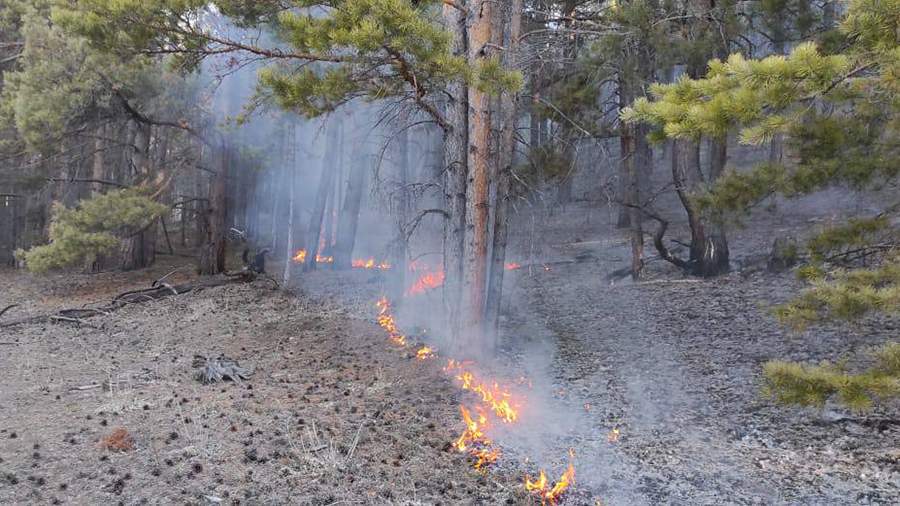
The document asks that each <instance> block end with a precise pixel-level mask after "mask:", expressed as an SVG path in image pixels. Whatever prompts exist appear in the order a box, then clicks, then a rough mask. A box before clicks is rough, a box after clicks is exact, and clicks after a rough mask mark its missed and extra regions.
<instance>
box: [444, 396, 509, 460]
mask: <svg viewBox="0 0 900 506" xmlns="http://www.w3.org/2000/svg"><path fill="white" fill-rule="evenodd" d="M459 411H460V412H461V413H462V417H463V421H465V423H466V428H465V430H464V431H463V433H462V434H460V436H459V438H458V439H457V440H456V443H454V444H453V446H455V447H456V449H457V450H459V451H460V452H462V453H468V454H469V455H471V456H472V457H474V458H475V464H474V467H475V469H479V470H480V469H482V468H484V467H486V466H488V465H490V464H493V463H494V462H496V461H497V459H498V458H500V450H499V449H497V448H494V447H493V442H492V441H491V440H490V439H488V438H487V436H485V435H484V429H485V427H487V423H488V420H487V417H486V416H485V415H484V413H483V412H480V411H479V413H478V420H477V421H475V420H473V419H472V415H471V413H470V412H469V410H468V409H466V407H465V406H462V405H460V406H459Z"/></svg>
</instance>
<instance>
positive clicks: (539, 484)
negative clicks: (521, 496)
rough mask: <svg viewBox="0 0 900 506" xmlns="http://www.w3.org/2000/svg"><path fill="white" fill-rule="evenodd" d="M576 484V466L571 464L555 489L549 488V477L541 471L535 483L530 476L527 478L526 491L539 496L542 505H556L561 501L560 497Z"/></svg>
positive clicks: (555, 485) (554, 486)
mask: <svg viewBox="0 0 900 506" xmlns="http://www.w3.org/2000/svg"><path fill="white" fill-rule="evenodd" d="M574 482H575V466H573V465H572V463H571V462H570V463H569V467H568V469H566V472H564V473H563V475H562V476H560V478H559V480H558V481H557V482H556V483H555V484H554V485H553V487H550V488H548V486H547V475H546V473H544V470H543V469H541V473H540V475H539V476H538V479H537V480H535V481H531V479H529V478H528V476H527V475H526V476H525V490H527V491H529V492H531V493H533V494H535V495H537V496H538V497H540V498H541V504H556V503H557V502H558V501H559V498H560V496H562V494H563V493H564V492H565V491H566V490H567V489H568V488H569V486H570V485H571V484H572V483H574Z"/></svg>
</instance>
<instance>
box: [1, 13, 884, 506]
mask: <svg viewBox="0 0 900 506" xmlns="http://www.w3.org/2000/svg"><path fill="white" fill-rule="evenodd" d="M898 43H900V0H847V1H842V0H814V1H804V0H752V1H738V0H725V1H714V0H710V1H706V0H683V1H682V0H610V1H607V0H601V1H590V0H559V1H555V0H505V1H503V2H493V1H487V0H331V1H313V0H297V1H281V0H265V1H242V0H224V1H194V0H159V1H154V2H148V1H137V0H81V1H78V2H66V1H58V2H57V1H53V0H6V1H5V2H4V3H3V5H2V6H0V262H2V263H3V264H5V265H7V266H9V267H10V268H11V269H17V270H26V271H28V272H29V273H32V274H33V275H34V276H47V275H50V274H49V273H53V272H63V273H78V274H79V275H92V274H98V273H108V272H112V271H115V272H119V271H121V272H132V271H134V272H142V271H146V270H147V269H149V268H152V267H153V266H154V265H155V264H159V263H160V261H161V260H163V263H166V262H167V260H165V259H166V258H169V259H182V260H184V261H188V259H189V261H190V262H191V263H192V265H193V266H194V267H195V269H196V272H197V273H198V274H199V275H201V276H204V277H215V276H219V277H221V276H222V275H235V273H236V272H238V271H241V269H243V270H242V271H241V272H242V273H243V275H253V274H260V275H265V276H268V277H269V278H270V279H272V280H273V281H276V282H277V283H278V284H279V285H280V286H283V287H285V288H288V289H296V288H298V287H299V289H301V290H304V289H306V288H305V287H306V286H311V284H312V283H313V281H304V280H306V279H314V278H310V277H309V276H310V275H311V272H312V271H316V270H319V271H329V272H334V275H335V276H339V275H340V272H342V271H347V272H350V271H354V270H366V271H373V272H376V273H378V275H379V276H381V277H380V278H378V279H379V282H382V281H383V283H384V287H385V290H384V292H385V293H384V295H385V297H386V298H385V299H384V300H385V301H387V300H391V301H398V300H406V299H410V300H413V299H414V296H417V295H422V294H426V295H425V297H427V302H421V301H422V300H426V299H424V298H422V297H420V298H418V299H415V300H418V301H419V302H409V303H408V304H407V303H405V302H404V304H403V305H402V306H403V307H401V309H400V310H401V311H405V313H402V314H403V316H405V317H406V318H407V319H408V320H409V321H410V322H414V323H415V324H416V325H417V326H421V327H422V328H428V329H431V330H432V331H435V330H436V331H437V332H438V333H440V335H441V337H440V338H439V339H440V341H439V343H440V348H441V349H442V350H443V351H445V352H447V353H446V354H447V355H449V356H453V357H455V358H457V359H479V360H485V359H487V360H494V359H495V357H503V356H505V355H504V354H512V353H511V352H510V351H509V349H510V346H509V345H508V344H509V342H510V341H514V340H515V337H513V336H512V334H513V333H514V332H519V331H522V329H526V330H528V331H531V330H532V328H531V327H528V326H526V325H524V324H522V325H519V326H516V325H518V324H519V323H520V321H519V320H520V316H521V313H523V312H525V310H524V309H522V308H523V307H526V306H529V304H530V305H531V306H534V305H541V304H544V303H546V308H545V309H540V308H539V309H534V311H535V312H536V313H537V314H538V315H539V316H541V318H543V319H544V321H545V322H546V321H550V320H551V316H548V315H549V314H550V313H551V312H552V311H551V310H550V309H549V308H551V307H553V305H554V302H553V300H552V299H553V297H552V296H551V295H549V294H548V293H547V292H544V291H541V290H542V288H541V287H540V286H539V282H537V281H534V279H537V276H538V275H539V273H540V271H546V272H548V273H549V272H551V271H553V272H554V274H552V275H554V276H555V275H556V274H555V271H556V270H559V269H566V268H567V266H569V265H574V264H581V263H584V262H597V263H598V264H600V265H601V268H600V270H602V271H603V272H602V274H600V273H598V272H594V271H592V272H591V274H590V277H589V278H586V279H588V280H587V281H584V283H586V284H585V285H583V286H582V285H580V284H576V282H575V281H572V283H573V284H571V285H570V286H569V292H566V294H565V296H571V297H576V296H578V297H581V296H582V294H581V293H580V292H579V293H577V294H576V293H575V292H576V291H577V290H579V289H581V288H584V289H586V290H589V291H593V290H594V288H593V287H594V286H596V287H607V286H611V287H616V288H615V290H619V288H618V287H629V286H633V285H632V284H634V285H644V286H651V285H652V284H653V283H668V282H678V283H682V282H683V283H684V284H685V286H688V285H689V286H699V287H709V289H708V290H707V291H706V292H704V294H705V295H703V296H704V297H706V296H709V297H712V300H714V301H715V304H716V305H718V304H719V303H721V304H723V305H727V304H726V303H727V300H728V299H727V297H721V298H718V299H716V298H715V297H714V296H712V295H709V294H711V293H712V294H715V293H717V292H716V290H717V289H718V288H716V287H720V286H721V285H722V284H723V283H724V284H727V283H731V281H730V280H735V279H741V280H747V279H752V280H756V281H753V282H756V283H761V284H762V285H761V286H762V288H760V289H761V290H763V291H765V286H767V283H771V286H772V287H773V288H772V292H773V293H774V292H776V291H778V292H779V293H778V295H777V296H776V297H775V298H776V299H778V300H777V301H776V303H775V304H772V305H771V306H770V307H767V308H765V311H764V312H765V318H771V319H773V320H777V321H778V322H779V324H780V325H781V326H783V327H784V328H785V329H788V330H789V331H790V332H792V333H793V334H792V335H794V336H800V337H796V339H807V340H808V342H807V343H806V344H808V345H809V346H810V347H811V348H815V349H816V350H817V351H816V352H815V353H813V352H810V354H808V355H805V354H803V353H800V354H797V353H793V354H792V355H791V356H777V355H775V356H772V355H771V354H766V355H765V357H764V358H765V360H760V361H759V362H760V363H759V364H758V365H757V364H756V363H754V364H753V372H752V373H748V374H750V375H751V376H752V377H754V378H757V376H758V379H759V383H761V384H762V389H763V395H762V396H761V397H763V398H766V399H772V400H775V401H776V402H777V403H780V404H792V405H801V406H812V407H816V408H823V407H826V406H831V405H832V404H835V403H836V404H837V405H840V406H842V408H841V409H844V408H846V409H847V410H848V412H852V413H863V412H867V411H870V410H872V409H873V408H875V409H882V410H887V411H886V412H887V413H890V412H892V411H891V410H893V409H895V408H896V406H895V404H896V400H895V399H896V398H897V397H900V343H898V342H897V341H896V335H893V334H891V333H892V332H893V331H894V329H895V327H894V326H893V323H891V322H893V320H892V317H893V316H895V315H896V313H897V311H898V309H900V263H898V262H900V257H898V250H897V246H898V242H897V239H898V234H897V216H898V205H900V202H898V200H897V183H898V175H900V163H898V160H900V158H898V155H900V136H898V133H900V132H898V127H900V123H898V121H900V120H898V117H897V112H898V109H900V98H898V97H900V94H898V91H900V44H898ZM600 215H604V216H605V217H606V218H605V219H606V221H603V220H604V218H599V220H600V221H597V220H598V218H597V216H600ZM598 223H603V225H602V226H600V225H597V224H598ZM563 228H565V229H566V230H574V232H573V233H572V234H570V236H567V237H566V238H565V239H560V238H559V234H557V232H560V231H561V230H562V229H563ZM536 230H537V231H536ZM597 231H600V232H602V234H604V235H602V237H603V239H602V240H597V241H591V240H588V239H585V237H594V236H593V235H591V234H594V233H595V232H597ZM602 241H612V242H615V243H616V244H619V245H621V246H622V251H621V252H618V253H623V254H622V255H619V256H615V260H614V261H612V262H606V260H605V259H604V258H601V256H602V253H598V251H599V250H590V251H588V250H586V249H584V250H582V249H578V248H588V247H589V246H590V245H592V244H593V245H596V244H600V242H602ZM556 242H565V243H566V244H567V245H568V246H572V245H574V246H572V247H571V248H570V249H568V250H566V251H567V252H568V253H571V255H570V256H571V258H565V259H562V260H560V259H559V258H556V257H554V256H553V255H551V254H550V253H548V252H549V251H551V250H552V249H553V245H554V244H556ZM617 251H618V250H617ZM568 253H567V254H568ZM618 253H616V254H617V255H618ZM242 254H243V256H244V258H243V260H239V257H240V256H241V255H242ZM598 255H599V256H598ZM254 257H256V258H257V259H258V260H256V261H254ZM263 258H264V259H265V262H264V266H265V267H264V268H262V269H259V267H262V263H261V262H262V260H261V259H263ZM239 262H242V264H243V267H241V263H239ZM166 265H168V264H167V263H166ZM254 270H262V271H263V272H258V273H254V272H252V271H254ZM526 272H527V277H528V279H531V280H532V281H527V280H526V281H521V279H523V278H520V276H522V277H524V276H526V274H525V273H526ZM535 273H538V274H535ZM548 276H549V274H548ZM254 277H255V276H254ZM788 277H790V278H791V281H790V283H792V284H791V285H790V287H791V289H790V291H789V293H787V295H784V294H783V293H781V291H780V289H779V290H776V289H775V288H774V287H776V286H779V287H780V286H781V283H782V281H774V280H775V279H778V280H783V279H786V278H788ZM338 279H342V280H343V279H345V278H338ZM576 279H578V275H573V277H572V278H571V280H576ZM588 281H589V283H588ZM795 281H796V282H795ZM342 282H343V281H342ZM580 282H581V280H580V279H578V283H580ZM304 283H306V285H304ZM695 283H696V285H695ZM704 283H709V284H704ZM522 287H525V288H524V289H527V290H531V291H529V292H528V293H537V294H539V299H536V300H529V299H527V298H526V297H525V296H523V295H522V294H521V293H519V291H521V290H523V288H522ZM578 287H580V288H578ZM585 287H586V288H585ZM621 289H623V290H627V288H621ZM705 289H706V288H699V290H701V291H702V290H705ZM604 293H606V292H604ZM608 293H609V294H610V297H619V295H617V293H618V292H616V291H614V290H612V289H610V291H609V292H608ZM692 293H693V292H692ZM594 295H595V296H598V295H596V294H594ZM682 295H683V294H682ZM783 295H784V296H783ZM557 296H558V297H563V295H561V294H559V293H557ZM690 296H691V295H690V294H688V295H684V297H690ZM584 297H589V296H588V295H584ZM622 297H625V296H622ZM629 297H630V296H629ZM737 297H738V299H740V295H738V296H737ZM559 300H562V299H561V298H560V299H559ZM622 300H623V301H624V300H625V299H624V298H623V299H622ZM635 300H640V298H637V299H635ZM649 301H650V298H647V299H646V301H643V300H641V301H640V302H639V304H644V303H645V302H646V304H648V306H647V307H650V305H651V302H649ZM18 302H19V301H16V300H11V301H9V302H8V303H7V302H6V301H3V304H0V306H6V304H17V303H18ZM745 302H746V301H743V300H739V303H738V304H744V303H745ZM617 304H618V303H617ZM653 304H655V302H653ZM738 304H735V305H732V309H733V308H734V307H738ZM625 305H627V303H625V302H622V303H621V304H618V306H616V307H615V308H614V309H613V310H614V311H618V310H619V309H620V307H624V306H625ZM690 305H691V302H690V301H685V300H683V299H678V298H676V297H672V298H671V299H668V300H667V302H666V306H667V307H671V308H678V307H682V308H684V313H691V312H692V311H693V310H690V309H687V308H688V307H690ZM610 306H614V304H613V303H612V302H610ZM117 307H118V306H117ZM597 307H598V306H596V305H595V306H590V305H589V304H588V305H586V306H585V308H584V310H583V311H582V309H581V308H576V309H575V310H573V311H575V312H578V311H581V312H583V313H584V314H580V315H579V318H582V319H585V320H590V319H591V318H600V317H603V316H604V315H603V314H600V313H599V311H600V310H599V309H597ZM635 307H637V306H635ZM641 307H643V306H641ZM716 307H718V306H716ZM741 307H743V306H741ZM388 308H389V306H388V305H387V302H385V305H383V306H379V309H380V310H381V314H380V316H379V323H380V324H382V327H385V329H387V330H389V332H390V334H391V337H392V338H395V337H397V335H399V334H398V332H399V331H398V330H397V329H396V327H394V322H393V320H390V321H387V322H386V321H385V320H383V319H382V318H384V317H385V315H388V314H389V313H388ZM2 309H3V307H0V310H2ZM6 309H7V310H10V309H12V308H11V307H9V308H6ZM707 309H709V312H708V313H706V314H705V316H704V318H712V319H713V320H714V319H715V318H718V317H716V316H715V314H714V313H715V310H714V309H715V308H713V307H712V306H707ZM544 311H547V313H546V314H545V313H544ZM648 311H650V310H649V309H648ZM699 311H700V312H701V313H703V311H704V309H703V308H701V309H700V310H699ZM593 312H597V314H593ZM710 315H712V316H710ZM13 316H15V310H13V311H10V313H9V314H8V315H6V317H4V316H3V311H0V323H5V322H3V321H2V320H5V319H7V318H12V317H13ZM642 317H646V318H648V320H649V319H652V317H653V314H642ZM691 318H693V317H691ZM873 318H875V319H876V320H872V319H873ZM872 321H876V322H877V323H875V324H873V323H872ZM847 322H849V323H850V325H851V326H852V325H856V324H861V325H864V326H865V325H875V326H876V327H877V328H878V332H877V333H878V336H877V338H875V339H873V340H866V341H864V342H860V343H859V344H860V345H859V346H849V349H848V348H847V347H845V346H843V345H842V346H841V349H840V350H834V354H833V355H827V354H826V355H825V358H827V359H828V360H825V361H820V360H819V359H821V358H823V353H824V352H820V350H819V346H820V345H822V343H823V342H826V343H827V342H831V341H829V340H828V339H826V338H819V337H817V335H818V334H817V332H820V329H823V328H828V329H832V330H829V331H828V332H833V331H834V330H833V329H835V328H837V329H843V328H846V327H842V325H846V324H847ZM860 322H862V323H860ZM867 322H868V323H867ZM884 322H887V323H884ZM16 324H18V323H16V322H13V325H16ZM543 324H546V325H549V326H553V325H557V324H556V323H553V324H550V323H543ZM529 325H530V324H529ZM635 325H637V324H635ZM673 325H674V324H673ZM389 327H390V328H389ZM712 327H713V325H712V324H709V325H707V326H706V327H704V326H703V325H698V326H697V327H696V328H693V327H692V330H691V332H694V333H696V334H705V335H712V333H713V328H712ZM0 328H2V327H0ZM867 328H868V327H867ZM635 329H636V332H641V328H640V327H635ZM569 330H571V329H569V328H568V327H567V328H566V332H569ZM554 331H555V332H556V331H557V330H556V328H555V327H554ZM572 332H574V333H579V332H581V333H584V331H582V330H579V329H577V328H576V329H575V330H574V331H572ZM779 332H780V331H779ZM839 332H842V331H839ZM557 333H558V334H559V335H563V334H565V332H562V331H558V332H557ZM395 334H397V335H395ZM423 335H424V331H423ZM400 337H403V336H400ZM602 337H603V336H602V335H601V336H598V337H595V338H596V339H601V340H602ZM757 337H758V338H759V339H764V338H766V337H767V336H752V337H751V338H750V339H757ZM829 339H830V338H829ZM562 346H564V345H562ZM761 346H762V345H761ZM804 346H805V345H803V344H801V346H800V348H803V347H804ZM770 351H771V350H770ZM776 351H777V348H776ZM845 352H846V353H845ZM428 353H431V352H430V351H429V352H428ZM649 356H656V355H654V354H651V355H648V357H649ZM849 357H852V358H849ZM860 357H862V358H860ZM632 358H634V357H632ZM636 360H638V361H641V360H643V359H642V358H637V359H636ZM648 360H649V359H648ZM654 360H655V359H654ZM597 361H598V362H599V363H602V362H603V358H602V357H601V358H598V359H597ZM660 367H662V366H660ZM737 367H742V365H740V364H739V365H738V366H737ZM751 381H752V380H749V379H748V380H747V382H748V383H750V382H751ZM748 388H751V386H748ZM754 388H755V387H754ZM757 393H758V392H757ZM585 405H586V406H587V405H588V403H585ZM465 416H466V418H467V419H468V415H465ZM886 416H887V415H886ZM888 418H890V417H889V416H888ZM468 422H471V420H470V419H468ZM468 422H467V423H468ZM892 423H895V422H892ZM476 426H477V424H476ZM616 431H617V432H616V435H617V436H616V437H618V429H616ZM482 450H484V448H482ZM473 455H474V453H473ZM483 458H484V456H483V455H482V456H481V457H479V463H480V462H482V460H481V459H483ZM479 465H480V464H479ZM538 493H539V495H540V494H543V495H540V498H541V500H544V501H548V502H553V501H555V500H556V498H555V497H554V496H553V495H552V494H551V493H550V492H549V491H547V490H543V491H539V492H538ZM548 494H549V495H548Z"/></svg>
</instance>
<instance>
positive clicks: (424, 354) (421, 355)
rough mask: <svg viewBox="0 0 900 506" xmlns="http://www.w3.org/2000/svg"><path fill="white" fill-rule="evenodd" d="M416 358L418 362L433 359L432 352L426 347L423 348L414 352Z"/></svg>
mask: <svg viewBox="0 0 900 506" xmlns="http://www.w3.org/2000/svg"><path fill="white" fill-rule="evenodd" d="M416 358H418V359H419V360H427V359H429V358H434V350H432V349H431V348H430V347H428V346H423V347H421V348H419V351H417V352H416Z"/></svg>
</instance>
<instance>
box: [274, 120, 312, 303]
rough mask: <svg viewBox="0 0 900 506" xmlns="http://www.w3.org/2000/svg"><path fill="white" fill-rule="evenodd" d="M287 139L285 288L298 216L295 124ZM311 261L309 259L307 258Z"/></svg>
mask: <svg viewBox="0 0 900 506" xmlns="http://www.w3.org/2000/svg"><path fill="white" fill-rule="evenodd" d="M285 137H286V139H287V140H288V142H287V143H285V145H284V150H285V152H284V158H283V163H284V167H283V170H284V171H285V174H284V182H285V184H286V185H287V192H288V194H287V209H288V219H287V240H286V241H285V248H286V251H285V254H284V274H283V275H282V278H281V284H282V285H283V286H285V287H287V286H288V284H289V283H290V282H291V272H292V271H293V263H294V255H295V252H294V218H295V215H296V214H297V209H296V201H297V146H296V145H295V144H294V140H295V130H294V124H293V123H291V124H290V125H289V126H288V127H287V128H285ZM307 259H309V257H307Z"/></svg>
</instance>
